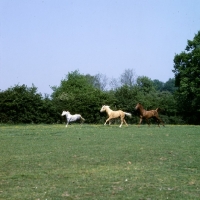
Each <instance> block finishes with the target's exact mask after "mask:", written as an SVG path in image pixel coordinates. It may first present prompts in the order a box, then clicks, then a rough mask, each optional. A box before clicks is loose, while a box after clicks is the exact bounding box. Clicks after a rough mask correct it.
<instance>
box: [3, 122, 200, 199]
mask: <svg viewBox="0 0 200 200" xmlns="http://www.w3.org/2000/svg"><path fill="white" fill-rule="evenodd" d="M0 142H1V143H0V199H3V200H9V199H13V200H18V199H19V200H22V199H33V200H50V199H53V200H63V199H74V200H78V199H92V200H93V199H97V200H101V199H106V200H108V199H115V200H116V199H119V200H122V199H133V200H134V199H136V200H155V199H158V200H161V199H172V200H174V199H179V200H180V199H181V200H183V199H185V200H186V199H187V200H188V199H192V200H195V199H200V171H199V170H200V126H187V125H182V126H178V125H174V126H173V125H166V127H161V128H158V127H157V126H156V125H151V127H150V128H148V126H147V125H142V126H141V127H140V128H137V126H135V125H129V126H128V127H126V126H122V128H119V127H118V125H111V126H108V125H107V126H103V125H87V124H84V125H83V126H80V125H78V124H72V125H69V126H68V128H65V125H64V124H63V125H0Z"/></svg>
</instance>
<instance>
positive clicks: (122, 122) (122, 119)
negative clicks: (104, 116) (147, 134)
mask: <svg viewBox="0 0 200 200" xmlns="http://www.w3.org/2000/svg"><path fill="white" fill-rule="evenodd" d="M122 124H123V119H121V124H120V126H119V128H121V127H122Z"/></svg>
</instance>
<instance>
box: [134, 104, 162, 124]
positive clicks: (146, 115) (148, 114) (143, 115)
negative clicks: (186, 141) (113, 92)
mask: <svg viewBox="0 0 200 200" xmlns="http://www.w3.org/2000/svg"><path fill="white" fill-rule="evenodd" d="M135 110H138V111H139V115H140V122H139V124H138V127H139V125H140V124H141V122H142V120H143V119H146V121H147V123H148V125H149V126H150V123H149V119H150V118H155V119H156V120H157V123H158V126H159V127H160V125H159V124H160V122H161V123H162V125H163V126H165V125H164V123H163V121H162V120H161V119H160V117H159V116H158V110H159V108H156V110H149V111H147V110H145V109H144V108H143V106H142V104H140V103H138V104H137V105H136V107H135Z"/></svg>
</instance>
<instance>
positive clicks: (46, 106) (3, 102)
mask: <svg viewBox="0 0 200 200" xmlns="http://www.w3.org/2000/svg"><path fill="white" fill-rule="evenodd" d="M36 92H37V88H36V87H35V86H32V87H30V88H28V87H27V86H25V85H22V86H19V85H16V86H15V87H13V88H9V89H8V90H6V91H4V92H0V122H1V123H8V122H9V123H53V122H55V120H56V116H55V110H54V109H53V106H52V102H51V101H50V99H48V97H46V98H45V99H43V98H42V95H41V94H38V93H36Z"/></svg>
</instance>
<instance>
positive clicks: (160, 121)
mask: <svg viewBox="0 0 200 200" xmlns="http://www.w3.org/2000/svg"><path fill="white" fill-rule="evenodd" d="M158 120H159V123H162V125H163V126H165V125H164V122H163V120H162V119H160V118H159V117H158Z"/></svg>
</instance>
